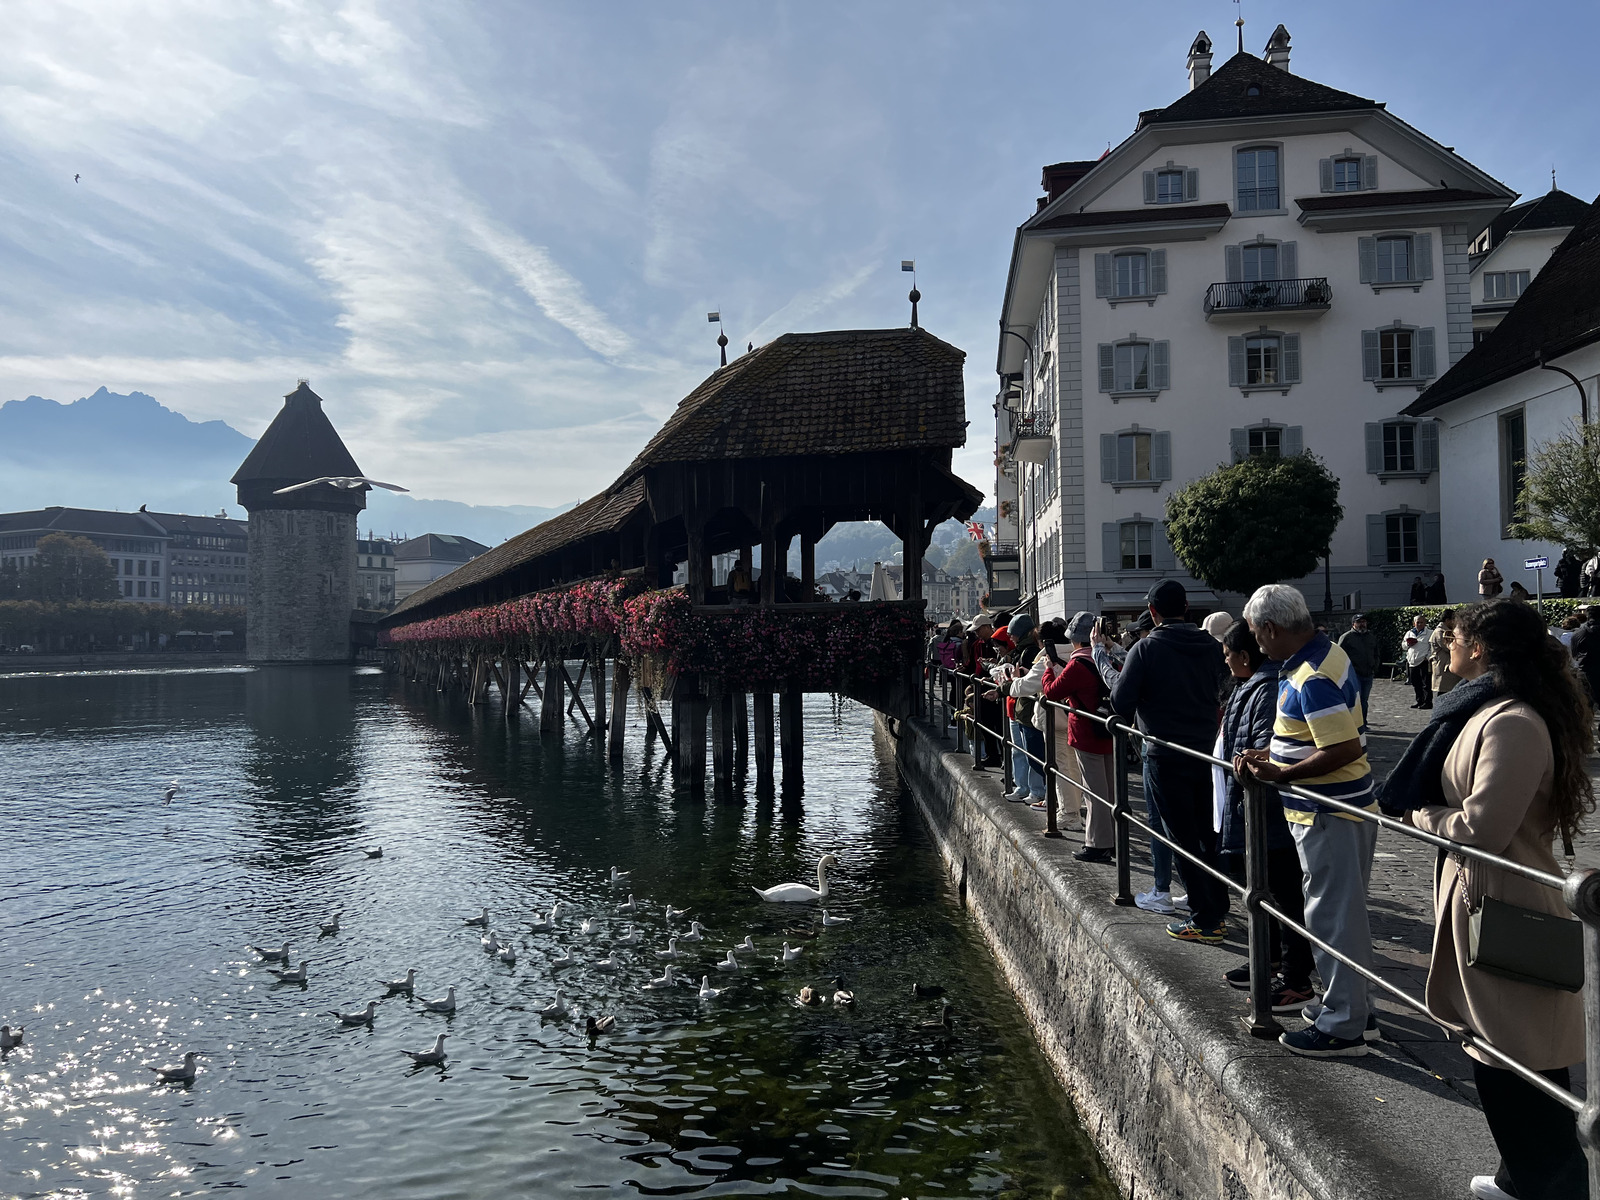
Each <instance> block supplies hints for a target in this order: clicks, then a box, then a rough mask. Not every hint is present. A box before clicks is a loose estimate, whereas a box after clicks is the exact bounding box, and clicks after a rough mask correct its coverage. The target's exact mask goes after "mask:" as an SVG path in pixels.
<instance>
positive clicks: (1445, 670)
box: [1428, 608, 1461, 700]
mask: <svg viewBox="0 0 1600 1200" xmlns="http://www.w3.org/2000/svg"><path fill="white" fill-rule="evenodd" d="M1455 627H1456V610H1455V609H1453V608H1447V609H1445V610H1444V611H1443V612H1442V613H1440V614H1439V623H1438V624H1437V625H1436V626H1434V629H1433V637H1432V639H1430V641H1429V648H1428V652H1429V653H1430V654H1431V655H1432V656H1433V695H1434V698H1435V700H1437V699H1438V697H1440V696H1443V695H1446V694H1447V693H1448V692H1449V691H1450V689H1451V688H1453V687H1455V685H1456V684H1458V683H1460V682H1461V680H1460V679H1458V678H1456V673H1455V672H1454V671H1452V670H1451V669H1450V635H1451V634H1452V633H1453V632H1454V631H1455Z"/></svg>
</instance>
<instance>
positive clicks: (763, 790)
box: [751, 691, 775, 798]
mask: <svg viewBox="0 0 1600 1200" xmlns="http://www.w3.org/2000/svg"><path fill="white" fill-rule="evenodd" d="M751 710H752V717H753V719H754V721H755V740H756V795H757V796H759V797H763V798H765V797H768V796H771V795H772V794H773V791H774V790H775V789H774V787H773V772H772V767H773V762H772V760H773V757H774V754H773V751H774V749H775V747H774V745H773V740H772V693H771V692H767V691H761V692H757V693H756V694H755V698H754V703H753V704H752V705H751Z"/></svg>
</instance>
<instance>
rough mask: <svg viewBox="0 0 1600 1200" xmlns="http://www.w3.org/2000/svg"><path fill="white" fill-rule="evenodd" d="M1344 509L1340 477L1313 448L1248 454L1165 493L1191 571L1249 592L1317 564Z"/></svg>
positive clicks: (1170, 529)
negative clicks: (1290, 452)
mask: <svg viewBox="0 0 1600 1200" xmlns="http://www.w3.org/2000/svg"><path fill="white" fill-rule="evenodd" d="M1343 516H1344V509H1343V508H1342V507H1340V505H1339V481H1338V479H1337V478H1335V477H1334V475H1333V473H1332V472H1330V471H1329V470H1328V468H1327V467H1326V466H1325V465H1323V463H1322V461H1321V460H1320V459H1319V458H1317V457H1316V456H1315V455H1313V454H1294V455H1290V456H1289V457H1287V458H1280V457H1278V456H1276V455H1272V456H1268V455H1254V456H1252V457H1250V458H1247V459H1245V460H1244V461H1243V462H1237V463H1233V464H1231V465H1227V466H1223V467H1219V468H1218V469H1217V470H1215V471H1213V472H1212V473H1211V474H1210V475H1203V476H1201V477H1200V478H1199V479H1196V480H1194V481H1193V482H1192V483H1190V484H1187V485H1186V486H1184V487H1183V488H1181V489H1179V490H1178V491H1177V492H1175V493H1173V494H1172V495H1171V496H1169V497H1168V498H1167V538H1168V540H1169V541H1171V543H1172V549H1173V550H1174V552H1176V554H1177V556H1178V560H1179V561H1180V562H1181V563H1183V565H1184V566H1185V567H1186V568H1188V570H1189V573H1190V574H1191V575H1193V576H1194V577H1195V578H1196V579H1199V580H1202V581H1204V582H1205V583H1206V584H1207V585H1208V586H1210V587H1213V588H1216V589H1218V590H1220V591H1227V592H1240V593H1243V594H1244V595H1249V594H1250V593H1251V592H1253V591H1255V590H1256V588H1258V587H1260V586H1261V585H1262V584H1264V583H1279V582H1282V581H1283V580H1286V579H1302V578H1304V577H1305V576H1307V575H1309V574H1311V572H1312V571H1314V570H1316V567H1317V562H1318V560H1319V559H1321V558H1322V556H1323V555H1325V554H1326V553H1327V552H1328V544H1329V542H1330V541H1331V540H1332V538H1333V531H1334V530H1335V529H1336V528H1338V525H1339V520H1340V518H1341V517H1343Z"/></svg>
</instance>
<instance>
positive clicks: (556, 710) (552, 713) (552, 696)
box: [539, 657, 565, 733]
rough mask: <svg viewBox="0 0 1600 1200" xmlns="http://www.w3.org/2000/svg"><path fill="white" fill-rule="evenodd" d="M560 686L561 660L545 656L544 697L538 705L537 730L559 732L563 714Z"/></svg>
mask: <svg viewBox="0 0 1600 1200" xmlns="http://www.w3.org/2000/svg"><path fill="white" fill-rule="evenodd" d="M562 696H563V691H562V686H561V661H560V660H559V659H558V658H554V657H551V658H547V659H545V663H544V697H543V703H542V704H541V705H540V706H539V731H540V732H541V733H560V732H561V726H562V723H563V719H564V717H565V714H564V713H563V712H562V711H561V708H562V705H561V701H562Z"/></svg>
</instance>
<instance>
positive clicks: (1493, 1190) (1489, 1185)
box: [1472, 1175, 1511, 1200]
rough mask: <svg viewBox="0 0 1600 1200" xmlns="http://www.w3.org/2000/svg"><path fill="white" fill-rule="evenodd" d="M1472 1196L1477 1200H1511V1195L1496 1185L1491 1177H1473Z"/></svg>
mask: <svg viewBox="0 0 1600 1200" xmlns="http://www.w3.org/2000/svg"><path fill="white" fill-rule="evenodd" d="M1472 1194H1473V1195H1474V1196H1476V1197H1477V1198H1478V1200H1511V1193H1510V1192H1508V1191H1506V1190H1505V1189H1504V1188H1502V1187H1501V1186H1500V1185H1499V1184H1497V1183H1496V1182H1495V1181H1494V1176H1493V1175H1474V1176H1473V1177H1472Z"/></svg>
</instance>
